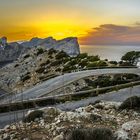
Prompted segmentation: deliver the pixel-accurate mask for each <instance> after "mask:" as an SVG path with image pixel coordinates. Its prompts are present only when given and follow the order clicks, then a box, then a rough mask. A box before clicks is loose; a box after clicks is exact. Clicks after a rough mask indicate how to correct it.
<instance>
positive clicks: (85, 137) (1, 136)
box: [0, 97, 140, 140]
mask: <svg viewBox="0 0 140 140" xmlns="http://www.w3.org/2000/svg"><path fill="white" fill-rule="evenodd" d="M136 100H137V98H136V97H134V98H133V100H132V102H133V101H136ZM129 101H130V100H129ZM138 102H139V101H138ZM135 103H136V102H135ZM135 103H134V104H133V103H132V106H133V105H134V106H135V105H136V104H135ZM120 105H121V106H120ZM126 105H127V107H128V106H129V105H130V104H129V103H128V101H127V102H126V104H125V105H124V104H123V105H122V104H121V103H118V102H104V101H99V102H96V103H95V104H89V105H88V106H86V107H81V108H78V109H76V110H73V111H62V110H59V109H57V108H54V107H48V108H43V109H41V110H36V111H29V112H28V114H27V115H26V117H25V119H24V120H23V121H21V122H19V123H17V124H12V125H9V126H6V127H5V128H4V129H2V130H1V131H0V140H90V139H91V140H92V139H94V140H140V112H139V111H136V110H133V109H124V108H125V107H126ZM120 107H121V108H123V109H120ZM95 137H96V138H95Z"/></svg>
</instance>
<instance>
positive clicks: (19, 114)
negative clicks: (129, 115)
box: [0, 86, 140, 128]
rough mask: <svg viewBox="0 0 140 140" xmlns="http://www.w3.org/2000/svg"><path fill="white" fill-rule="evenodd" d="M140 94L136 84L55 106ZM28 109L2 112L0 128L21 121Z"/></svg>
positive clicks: (72, 106) (71, 107) (70, 107)
mask: <svg viewBox="0 0 140 140" xmlns="http://www.w3.org/2000/svg"><path fill="white" fill-rule="evenodd" d="M134 95H135V96H140V86H135V87H133V88H126V89H122V90H119V91H117V92H116V91H114V92H110V93H106V94H103V95H100V96H97V97H90V98H87V99H83V100H80V101H72V102H68V103H64V104H58V105H55V107H57V108H60V109H61V110H64V111H65V110H74V109H76V108H79V107H82V106H86V105H88V104H89V103H94V102H95V101H97V100H105V101H116V102H122V101H124V100H125V99H127V98H128V97H131V96H134ZM26 112H27V110H21V111H15V112H8V113H2V114H0V128H3V127H4V126H5V125H8V124H11V123H14V122H17V121H20V120H22V119H23V117H24V115H25V114H26Z"/></svg>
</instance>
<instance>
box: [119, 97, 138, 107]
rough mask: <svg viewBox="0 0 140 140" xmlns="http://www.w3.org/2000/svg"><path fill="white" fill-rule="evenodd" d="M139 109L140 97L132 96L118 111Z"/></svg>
mask: <svg viewBox="0 0 140 140" xmlns="http://www.w3.org/2000/svg"><path fill="white" fill-rule="evenodd" d="M139 107H140V97H138V96H132V97H130V98H127V99H126V100H125V101H124V102H123V103H122V104H121V105H120V107H119V109H135V108H139Z"/></svg>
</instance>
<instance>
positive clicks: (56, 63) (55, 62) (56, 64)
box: [50, 60, 62, 66]
mask: <svg viewBox="0 0 140 140" xmlns="http://www.w3.org/2000/svg"><path fill="white" fill-rule="evenodd" d="M61 63H62V61H60V60H56V61H53V62H52V63H51V64H50V66H58V65H60V64H61Z"/></svg>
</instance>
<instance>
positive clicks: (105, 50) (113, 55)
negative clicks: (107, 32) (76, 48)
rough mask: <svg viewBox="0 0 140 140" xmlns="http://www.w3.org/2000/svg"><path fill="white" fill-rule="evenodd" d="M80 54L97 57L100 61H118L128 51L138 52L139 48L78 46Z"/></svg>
mask: <svg viewBox="0 0 140 140" xmlns="http://www.w3.org/2000/svg"><path fill="white" fill-rule="evenodd" d="M80 50H81V53H88V54H89V55H99V56H100V58H101V59H108V60H109V61H120V60H121V57H122V56H123V55H124V54H126V53H127V52H129V51H140V46H112V45H80Z"/></svg>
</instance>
